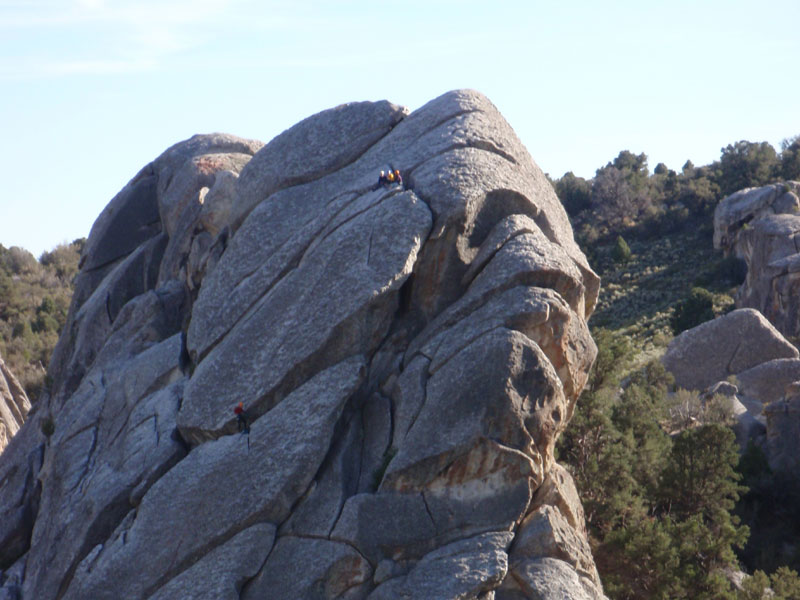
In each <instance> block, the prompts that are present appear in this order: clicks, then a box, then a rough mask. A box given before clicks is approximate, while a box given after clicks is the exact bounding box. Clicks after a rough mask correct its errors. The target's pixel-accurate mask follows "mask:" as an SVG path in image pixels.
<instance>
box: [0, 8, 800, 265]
mask: <svg viewBox="0 0 800 600" xmlns="http://www.w3.org/2000/svg"><path fill="white" fill-rule="evenodd" d="M798 22H800V2H797V1H796V0H786V1H779V0H762V1H759V2H744V1H736V0H729V1H724V2H723V1H703V0H695V1H691V2H690V1H683V0H677V1H670V2H666V1H664V2H656V1H650V2H647V1H644V0H638V1H619V2H617V1H613V0H606V1H573V2H558V3H557V2H554V1H552V0H548V1H539V0H528V1H525V2H504V1H502V0H494V1H493V2H488V1H485V0H484V1H480V2H473V1H470V0H460V1H450V0H427V1H424V2H423V1H416V0H411V1H399V2H395V3H382V2H374V1H372V2H366V1H361V0H359V1H355V0H352V1H348V0H343V1H321V0H319V1H303V0H298V1H294V2H273V1H270V0H158V1H154V0H137V1H129V0H119V1H114V0H0V135H1V136H2V144H1V145H0V161H2V164H3V165H4V166H5V170H4V175H5V177H4V181H3V186H2V190H3V193H2V196H0V244H3V245H4V246H6V247H9V246H12V245H18V246H23V247H25V248H27V249H29V250H31V251H32V252H33V253H34V254H36V255H37V256H38V255H39V254H40V253H41V252H42V251H44V250H48V249H50V248H52V247H53V246H55V245H56V244H58V243H60V242H63V241H70V240H72V239H74V238H77V237H82V236H86V235H88V232H89V229H90V228H91V225H92V223H93V222H94V219H95V218H96V217H97V215H98V214H99V213H100V211H101V210H102V209H103V207H104V206H105V205H106V204H107V203H108V201H109V200H110V199H111V198H112V197H113V196H114V194H115V193H116V192H117V191H119V189H120V188H122V187H123V186H124V185H125V183H126V182H127V181H128V179H130V178H131V177H132V176H133V175H134V174H136V172H137V171H138V170H139V169H140V168H141V167H142V166H144V165H145V164H146V163H148V162H149V161H150V160H152V159H153V158H155V157H156V156H158V155H159V154H160V153H161V152H162V151H163V150H164V149H166V148H167V147H168V146H170V145H171V144H173V143H175V142H177V141H180V140H182V139H185V138H188V137H190V136H191V135H193V134H195V133H207V132H212V131H224V132H229V133H233V134H236V135H240V136H243V137H249V138H256V139H260V140H262V141H264V142H267V141H269V140H270V139H271V138H272V137H273V136H275V135H277V134H278V133H280V132H281V131H283V130H284V129H286V128H287V127H289V126H291V125H293V124H294V123H296V122H297V121H299V120H300V119H302V118H304V117H306V116H308V115H310V114H312V113H314V112H317V111H320V110H323V109H325V108H329V107H331V106H335V105H337V104H340V103H342V102H349V101H356V100H379V99H384V98H386V99H389V100H391V101H393V102H396V103H398V104H403V105H405V106H408V107H410V108H412V109H414V108H418V107H419V106H421V105H422V104H424V103H425V102H427V101H428V100H430V99H432V98H434V97H436V96H438V95H439V94H441V93H443V92H445V91H447V90H450V89H455V88H462V87H469V88H474V89H477V90H480V91H482V92H483V93H485V94H486V95H487V96H488V97H489V98H490V99H491V100H492V101H493V102H494V103H495V104H496V105H497V107H498V108H499V109H500V111H501V112H502V113H503V114H504V116H505V117H506V119H507V120H508V121H509V122H510V123H511V125H512V127H514V129H515V130H516V132H517V134H518V135H519V137H520V139H521V140H522V141H523V143H524V144H525V145H526V146H527V148H528V150H529V151H530V152H531V154H532V156H533V158H534V160H535V161H536V162H537V163H538V164H539V166H540V167H541V168H542V169H543V170H544V171H546V172H548V173H550V174H551V176H554V177H558V176H561V175H563V173H564V172H566V171H568V170H572V171H574V172H575V173H576V174H578V175H581V176H584V177H590V176H592V175H593V174H594V171H595V169H596V168H598V167H600V166H602V165H604V164H605V163H606V162H608V161H609V160H611V159H613V158H614V157H615V156H616V155H617V154H618V152H619V151H620V150H623V149H628V150H631V151H633V152H637V153H638V152H645V153H646V154H647V155H648V157H649V164H650V167H651V169H652V168H653V167H654V166H655V165H656V164H657V163H658V162H664V163H666V164H667V166H669V167H670V168H674V169H680V167H681V166H682V165H683V163H684V162H685V161H686V159H691V160H692V161H693V162H694V163H695V164H705V163H708V162H711V161H712V160H715V159H717V158H719V153H720V148H721V147H722V146H724V145H726V144H728V143H731V142H734V141H737V140H740V139H747V140H750V141H764V140H766V141H768V142H770V143H772V144H773V145H774V146H775V147H776V149H779V144H780V142H781V140H782V139H783V138H786V137H790V136H794V135H797V134H800V108H798V107H799V106H800V104H798V100H797V99H798V98H799V97H800V78H798V77H797V75H796V73H797V64H798V59H800V35H798V34H797V23H798Z"/></svg>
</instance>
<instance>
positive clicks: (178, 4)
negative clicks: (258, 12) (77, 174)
mask: <svg viewBox="0 0 800 600" xmlns="http://www.w3.org/2000/svg"><path fill="white" fill-rule="evenodd" d="M235 2H236V0H191V1H189V0H170V1H166V2H165V1H163V0H161V1H159V2H154V1H152V0H150V1H145V2H142V1H139V2H115V3H113V4H112V3H108V2H105V0H74V1H73V2H70V3H69V4H66V3H63V2H61V3H53V2H43V1H41V0H40V1H35V0H34V1H32V2H26V3H19V2H11V3H9V2H3V3H0V8H1V9H2V13H0V37H2V31H3V30H4V29H5V30H10V31H11V32H12V33H13V34H14V35H15V37H17V38H18V39H29V40H32V39H44V38H46V42H45V43H42V44H30V43H29V44H28V45H27V46H25V45H24V44H15V45H14V47H13V48H12V47H11V46H9V51H8V52H5V54H6V55H7V56H14V58H13V60H10V59H6V60H0V77H2V78H5V79H9V78H12V79H18V78H26V79H29V78H40V77H50V76H69V75H108V74H119V73H130V72H137V71H146V70H153V69H157V68H159V67H160V66H162V65H163V64H164V63H165V62H166V61H167V60H169V59H170V58H171V57H172V56H173V55H176V54H178V53H180V52H185V51H188V50H191V49H193V48H196V47H199V46H201V45H203V44H204V43H205V41H206V40H205V37H204V35H203V31H204V30H206V29H210V28H211V27H213V26H214V24H215V23H217V22H219V21H221V20H223V19H224V16H225V14H226V12H229V11H231V10H232V7H233V5H234V3H235ZM1 47H2V42H0V48H1Z"/></svg>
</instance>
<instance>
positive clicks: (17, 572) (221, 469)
mask: <svg viewBox="0 0 800 600" xmlns="http://www.w3.org/2000/svg"><path fill="white" fill-rule="evenodd" d="M390 168H397V169H399V170H400V171H401V173H402V176H403V183H402V184H390V185H379V184H378V183H377V180H378V173H379V171H380V170H381V169H384V170H388V169H390ZM598 290H599V279H598V277H597V276H596V275H595V274H594V273H593V272H592V270H591V269H590V268H589V266H588V264H587V262H586V259H585V257H584V256H583V254H582V253H581V251H580V249H579V248H578V246H577V245H576V244H575V242H574V241H573V237H572V230H571V228H570V225H569V221H568V219H567V216H566V213H565V212H564V210H563V208H562V207H561V205H560V203H559V202H558V200H557V198H556V196H555V193H554V192H553V189H552V188H551V186H550V184H549V183H548V181H547V179H546V177H545V176H544V174H543V173H542V172H541V171H540V170H539V169H538V167H536V165H535V164H534V163H533V161H532V160H531V158H530V156H529V155H528V153H527V151H526V150H525V149H524V147H523V146H522V145H521V144H520V142H519V140H518V139H517V138H516V136H515V134H514V132H513V131H512V129H511V128H510V127H509V125H508V124H507V123H506V122H505V120H504V119H503V118H502V116H501V115H500V114H499V113H498V111H497V109H496V108H495V107H494V106H493V105H492V104H491V103H490V102H489V101H488V100H487V99H486V98H485V97H483V96H481V95H480V94H478V93H476V92H472V91H456V92H451V93H448V94H445V95H443V96H441V97H439V98H437V99H435V100H433V101H431V102H430V103H428V104H427V105H425V106H423V107H422V108H420V109H419V110H417V111H415V112H413V113H411V114H409V113H408V111H407V110H405V109H403V108H401V107H397V106H395V105H393V104H390V103H388V102H377V103H358V104H349V105H345V106H342V107H337V108H335V109H331V110H328V111H324V112H322V113H319V114H317V115H314V116H312V117H309V118H308V119H306V120H304V121H302V122H300V123H298V124H297V125H295V126H294V127H292V128H291V129H289V130H287V131H286V132H284V133H283V134H281V135H279V136H278V137H276V138H275V139H274V140H272V141H271V142H270V143H269V144H267V145H266V146H263V148H262V147H261V144H260V143H258V142H253V141H250V140H242V139H239V138H234V137H232V136H225V135H218V134H215V135H210V136H195V137H194V138H192V139H190V140H187V141H185V142H182V143H180V144H177V145H176V146H173V147H172V148H170V149H169V150H167V151H166V152H165V153H164V154H163V155H162V156H160V157H159V158H158V159H156V160H155V161H154V162H153V163H151V164H150V165H148V166H147V167H145V168H144V169H143V170H142V171H141V172H140V173H139V174H138V175H137V176H136V177H134V179H133V180H131V182H130V183H129V184H128V185H127V186H126V187H125V188H124V189H123V190H122V191H121V192H120V193H119V194H118V195H117V196H116V197H115V198H114V199H113V200H112V201H111V203H110V204H109V206H108V207H107V208H106V209H105V210H104V211H103V213H102V214H101V216H100V217H99V218H98V220H97V222H96V223H95V225H94V227H93V228H92V232H91V234H90V237H89V240H88V242H87V245H86V250H85V253H84V256H83V259H82V269H81V272H80V275H79V278H78V281H77V286H76V292H75V298H74V301H73V304H72V307H71V310H70V314H69V316H68V322H67V325H66V327H65V329H64V333H63V334H62V337H61V339H60V341H59V345H58V348H57V350H56V352H55V354H54V357H53V360H52V363H51V366H50V372H51V375H52V376H53V378H54V382H53V385H52V388H51V392H50V395H49V396H45V397H44V398H43V399H42V401H41V405H40V406H38V408H37V411H35V414H34V417H33V421H32V422H31V423H28V424H27V425H26V426H25V427H23V429H22V430H21V431H20V433H19V434H18V435H17V436H16V437H15V438H14V439H13V440H12V443H11V444H10V446H9V448H8V450H7V451H6V452H5V453H4V454H3V455H2V456H0V569H7V570H6V571H4V572H3V573H0V594H2V593H7V594H8V595H11V594H16V595H17V597H19V598H22V599H23V600H32V599H39V598H52V599H57V600H72V599H86V598H92V599H93V600H102V599H104V598H107V599H109V600H110V599H114V600H118V599H127V598H130V599H139V598H142V599H144V598H149V599H151V600H152V599H161V598H164V599H167V598H169V599H173V598H198V599H199V598H231V599H234V598H235V599H239V598H242V599H247V600H249V599H256V598H264V597H274V598H330V599H333V598H342V599H358V598H370V599H372V600H377V599H380V598H486V599H488V598H496V599H498V600H502V599H506V600H511V599H519V598H544V597H547V598H550V597H558V598H590V599H598V598H603V593H602V588H601V585H600V580H599V577H598V575H597V571H596V569H595V565H594V562H593V559H592V555H591V552H590V549H589V544H588V541H587V538H586V532H585V527H584V522H583V509H582V507H581V505H580V502H579V500H578V498H577V493H576V491H575V488H574V484H573V483H572V480H571V477H570V476H569V474H568V473H567V472H566V471H565V470H564V469H562V468H561V467H559V466H558V465H557V464H556V463H555V461H554V457H553V448H554V444H555V440H556V438H557V436H558V435H559V433H560V432H561V431H563V429H564V427H566V424H567V422H568V421H569V419H570V418H571V416H572V413H573V411H574V409H575V402H576V400H577V398H578V395H579V394H580V392H581V390H582V388H583V387H584V384H585V383H586V379H587V375H588V371H589V368H590V366H591V364H592V362H593V360H594V357H595V354H596V348H595V345H594V343H593V341H592V339H591V336H590V335H589V331H588V328H587V325H586V319H587V318H588V317H589V315H590V314H591V312H592V311H593V308H594V305H595V302H596V299H597V294H598ZM238 402H242V403H243V404H244V407H245V409H246V418H247V421H248V425H249V431H247V432H243V433H239V432H238V430H237V419H236V418H235V416H234V413H233V408H234V407H235V406H236V404H237V403H238ZM45 422H47V423H51V424H52V427H51V428H47V427H43V424H44V423H45ZM239 428H240V427H239ZM554 594H555V595H554ZM11 597H15V596H13V595H12V596H11Z"/></svg>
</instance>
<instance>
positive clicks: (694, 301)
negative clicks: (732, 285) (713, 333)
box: [670, 287, 714, 335]
mask: <svg viewBox="0 0 800 600" xmlns="http://www.w3.org/2000/svg"><path fill="white" fill-rule="evenodd" d="M713 318H714V296H713V294H712V293H711V292H709V291H708V290H707V289H704V288H701V287H696V288H693V289H692V291H691V292H690V293H689V296H688V297H686V298H685V299H683V300H682V301H681V302H680V303H679V304H678V306H676V307H675V312H674V313H673V315H672V319H671V322H670V325H671V326H672V331H673V332H674V333H675V335H678V334H679V333H681V332H682V331H686V330H687V329H691V328H692V327H697V326H698V325H700V324H701V323H705V322H706V321H710V320H711V319H713Z"/></svg>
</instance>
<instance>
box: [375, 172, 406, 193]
mask: <svg viewBox="0 0 800 600" xmlns="http://www.w3.org/2000/svg"><path fill="white" fill-rule="evenodd" d="M396 183H399V184H400V186H401V187H402V185H403V177H402V176H401V175H400V170H399V169H389V171H388V172H387V171H383V170H382V171H381V174H380V175H379V176H378V183H377V184H375V187H374V188H373V189H376V190H377V189H378V188H381V187H389V186H391V185H394V184H396Z"/></svg>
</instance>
